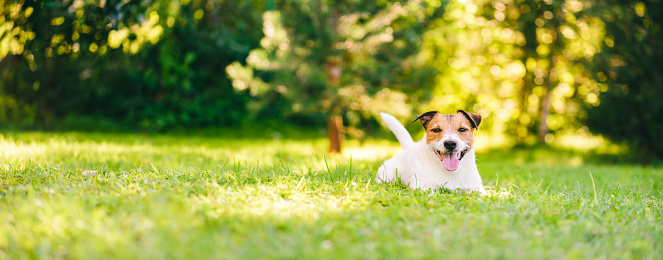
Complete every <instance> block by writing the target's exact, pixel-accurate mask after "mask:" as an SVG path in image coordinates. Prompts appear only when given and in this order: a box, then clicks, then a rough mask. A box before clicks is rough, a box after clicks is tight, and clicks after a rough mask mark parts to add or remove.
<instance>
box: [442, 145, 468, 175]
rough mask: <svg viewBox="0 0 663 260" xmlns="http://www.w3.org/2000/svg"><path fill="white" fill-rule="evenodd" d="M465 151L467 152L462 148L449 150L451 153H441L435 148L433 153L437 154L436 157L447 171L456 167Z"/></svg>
mask: <svg viewBox="0 0 663 260" xmlns="http://www.w3.org/2000/svg"><path fill="white" fill-rule="evenodd" d="M465 153H467V149H465V150H463V151H462V152H460V153H458V152H451V153H443V152H440V151H439V150H437V149H436V150H435V155H437V158H439V159H440V161H442V165H444V168H446V169H447V170H448V171H455V170H456V169H458V166H459V165H460V160H461V159H463V157H465Z"/></svg>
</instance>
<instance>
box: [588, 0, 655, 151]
mask: <svg viewBox="0 0 663 260" xmlns="http://www.w3.org/2000/svg"><path fill="white" fill-rule="evenodd" d="M593 4H594V7H593V8H592V9H591V10H588V12H587V15H593V16H597V17H600V18H602V19H603V20H604V21H605V30H606V38H605V41H604V43H603V48H602V50H601V52H600V53H598V54H597V55H595V59H594V62H593V63H590V64H588V66H590V67H591V68H592V71H593V73H594V75H595V77H596V79H597V80H599V81H600V82H603V83H604V84H605V85H606V88H605V89H603V91H602V92H601V96H600V103H599V104H598V105H596V106H589V107H588V109H587V125H588V127H589V129H590V130H592V131H594V132H597V133H600V134H603V135H605V136H607V137H609V138H612V139H613V140H615V141H624V142H628V143H630V144H632V145H633V147H632V148H633V150H636V151H642V152H644V153H648V154H651V155H654V156H656V157H659V158H663V123H661V122H662V119H663V102H661V97H663V74H662V73H661V69H660V64H663V51H661V47H663V32H662V31H661V25H662V24H663V7H662V6H661V1H638V2H620V1H596V2H593Z"/></svg>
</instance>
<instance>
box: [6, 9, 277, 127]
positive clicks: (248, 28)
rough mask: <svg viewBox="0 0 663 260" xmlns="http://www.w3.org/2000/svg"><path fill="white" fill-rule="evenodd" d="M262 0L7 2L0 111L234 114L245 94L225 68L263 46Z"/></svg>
mask: <svg viewBox="0 0 663 260" xmlns="http://www.w3.org/2000/svg"><path fill="white" fill-rule="evenodd" d="M262 5H263V2H262V1H260V0H255V1H254V0H246V1H214V0H191V1H176V2H173V1H170V0H152V1H144V0H129V1H111V0H109V1H48V0H47V1H34V0H21V1H0V73H1V77H2V80H1V81H0V99H2V102H0V120H1V121H2V122H10V123H13V124H18V125H21V126H24V127H43V128H47V129H49V128H52V127H53V126H52V125H53V122H62V121H67V120H69V119H71V118H73V119H71V120H80V119H79V118H81V117H91V118H94V119H100V118H105V119H110V120H113V121H116V123H118V124H126V125H129V126H130V128H141V129H146V130H162V129H166V128H170V127H175V126H184V127H205V126H215V125H216V126H218V125H227V124H232V123H237V122H239V121H241V120H242V119H243V118H244V115H243V111H244V108H245V107H246V97H245V96H244V95H242V94H241V93H235V92H234V91H233V88H232V86H231V82H230V81H229V80H228V79H227V78H226V77H225V75H224V73H223V69H224V68H225V67H226V66H227V65H228V64H230V63H231V62H233V61H235V60H240V59H245V58H246V56H247V55H248V53H249V51H250V50H251V49H253V48H255V47H256V46H257V43H258V40H259V39H260V37H262V34H261V32H260V31H256V30H253V29H252V28H255V27H259V25H260V20H261V17H260V15H261V13H262V10H263V9H264V7H262ZM236 10H243V12H241V13H237V12H236ZM94 121H98V120H94ZM74 123H77V122H74Z"/></svg>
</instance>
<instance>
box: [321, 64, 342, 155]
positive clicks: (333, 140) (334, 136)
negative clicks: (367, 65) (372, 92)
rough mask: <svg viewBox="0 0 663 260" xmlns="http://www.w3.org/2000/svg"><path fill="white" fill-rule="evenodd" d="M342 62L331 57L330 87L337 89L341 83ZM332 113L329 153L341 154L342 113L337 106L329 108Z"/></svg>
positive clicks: (328, 70)
mask: <svg viewBox="0 0 663 260" xmlns="http://www.w3.org/2000/svg"><path fill="white" fill-rule="evenodd" d="M340 63H341V61H340V58H339V57H329V58H328V59H327V64H326V65H325V69H326V71H327V80H328V83H329V85H330V86H332V87H337V86H338V85H339V83H340V82H341V74H342V69H341V64H340ZM329 109H330V111H331V118H330V119H329V127H328V130H329V152H330V153H341V149H342V143H343V136H344V132H345V130H344V128H343V118H342V117H341V116H339V115H338V114H339V113H340V111H338V110H339V108H338V107H337V105H332V107H330V108H329Z"/></svg>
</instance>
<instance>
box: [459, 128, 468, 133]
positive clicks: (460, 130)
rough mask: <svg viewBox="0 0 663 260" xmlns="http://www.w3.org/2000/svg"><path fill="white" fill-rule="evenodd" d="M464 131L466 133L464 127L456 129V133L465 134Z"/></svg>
mask: <svg viewBox="0 0 663 260" xmlns="http://www.w3.org/2000/svg"><path fill="white" fill-rule="evenodd" d="M465 131H467V128H465V127H461V128H458V132H461V133H462V132H465Z"/></svg>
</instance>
